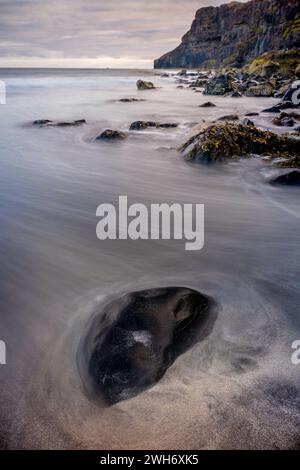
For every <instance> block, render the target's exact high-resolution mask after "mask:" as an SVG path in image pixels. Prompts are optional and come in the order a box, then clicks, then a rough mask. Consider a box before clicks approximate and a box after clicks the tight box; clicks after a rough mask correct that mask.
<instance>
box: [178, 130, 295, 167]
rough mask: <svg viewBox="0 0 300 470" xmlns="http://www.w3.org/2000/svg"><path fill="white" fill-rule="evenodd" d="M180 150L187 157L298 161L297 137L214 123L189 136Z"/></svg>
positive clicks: (209, 159) (221, 159) (188, 158)
mask: <svg viewBox="0 0 300 470" xmlns="http://www.w3.org/2000/svg"><path fill="white" fill-rule="evenodd" d="M180 150H181V152H182V153H183V155H184V157H185V158H186V159H187V160H196V161H202V162H207V163H209V162H216V161H221V162H223V161H226V160H230V159H234V158H239V157H243V156H244V157H247V156H249V155H251V154H256V155H262V156H267V155H268V156H271V157H274V158H275V157H283V156H284V157H287V158H291V157H295V158H298V160H299V140H298V139H297V138H294V137H289V136H286V135H278V134H275V133H273V132H270V131H262V130H260V129H258V128H257V127H255V126H245V125H242V124H233V123H228V122H227V123H225V124H224V123H223V124H221V123H219V124H213V125H211V126H209V127H208V128H206V129H204V130H202V131H201V132H199V133H198V134H197V135H195V136H193V137H192V138H191V139H189V140H188V141H187V142H186V143H185V144H184V145H183V146H182V147H181V149H180Z"/></svg>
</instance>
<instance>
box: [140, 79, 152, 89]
mask: <svg viewBox="0 0 300 470" xmlns="http://www.w3.org/2000/svg"><path fill="white" fill-rule="evenodd" d="M136 86H137V88H138V90H154V89H155V86H154V84H153V83H152V82H146V81H144V80H138V81H137V82H136Z"/></svg>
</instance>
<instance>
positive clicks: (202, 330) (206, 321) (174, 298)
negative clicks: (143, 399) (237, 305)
mask: <svg viewBox="0 0 300 470" xmlns="http://www.w3.org/2000/svg"><path fill="white" fill-rule="evenodd" d="M215 318H216V314H215V312H214V309H213V301H211V300H210V299H209V298H208V297H207V296H205V295H203V294H201V293H200V292H198V291H195V290H192V289H188V288H186V287H163V288H158V289H149V290H143V291H138V292H131V293H129V294H126V295H124V296H122V297H119V298H117V299H116V300H114V301H112V302H110V303H108V304H107V305H106V306H105V307H104V308H103V309H102V310H101V311H100V312H98V313H96V314H95V315H94V316H93V317H92V319H91V320H90V322H89V324H88V325H87V326H86V332H85V333H84V335H83V337H82V339H81V342H80V345H79V349H78V352H77V364H78V367H79V373H80V376H81V379H82V381H83V385H84V387H85V389H86V392H87V393H88V394H89V395H90V396H91V397H92V398H93V399H95V400H98V401H99V402H100V403H101V404H103V405H107V406H110V405H114V404H115V403H118V402H119V401H122V400H126V399H129V398H132V397H134V396H136V395H138V394H139V393H142V392H143V391H144V390H146V389H148V388H149V387H151V386H153V385H155V384H156V383H157V382H158V381H159V380H160V379H161V378H162V377H163V376H164V374H165V372H166V371H167V369H168V368H169V367H170V366H171V365H172V364H173V362H174V361H175V360H176V358H177V357H178V356H180V355H181V354H183V353H184V352H186V351H187V350H188V349H189V348H190V347H191V346H193V345H194V344H195V343H196V342H199V341H201V340H202V339H204V338H205V337H206V336H207V335H208V334H210V332H211V330H212V328H213V324H214V321H215Z"/></svg>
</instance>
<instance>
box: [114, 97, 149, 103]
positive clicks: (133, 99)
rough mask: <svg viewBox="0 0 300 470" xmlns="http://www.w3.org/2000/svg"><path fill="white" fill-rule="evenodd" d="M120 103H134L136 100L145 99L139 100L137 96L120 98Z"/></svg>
mask: <svg viewBox="0 0 300 470" xmlns="http://www.w3.org/2000/svg"><path fill="white" fill-rule="evenodd" d="M119 101H120V103H136V102H138V101H145V100H140V99H138V98H121V99H120V100H119Z"/></svg>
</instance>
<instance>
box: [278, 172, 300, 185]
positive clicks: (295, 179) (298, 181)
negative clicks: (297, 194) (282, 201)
mask: <svg viewBox="0 0 300 470" xmlns="http://www.w3.org/2000/svg"><path fill="white" fill-rule="evenodd" d="M271 184H283V185H287V186H300V171H297V170H294V171H291V172H289V173H285V174H284V175H280V176H278V177H277V178H275V179H274V180H272V181H271Z"/></svg>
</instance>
